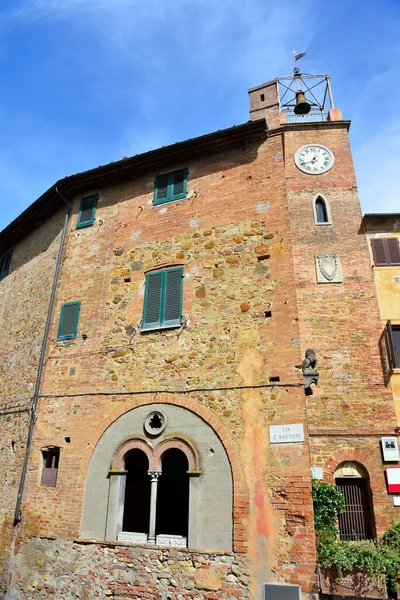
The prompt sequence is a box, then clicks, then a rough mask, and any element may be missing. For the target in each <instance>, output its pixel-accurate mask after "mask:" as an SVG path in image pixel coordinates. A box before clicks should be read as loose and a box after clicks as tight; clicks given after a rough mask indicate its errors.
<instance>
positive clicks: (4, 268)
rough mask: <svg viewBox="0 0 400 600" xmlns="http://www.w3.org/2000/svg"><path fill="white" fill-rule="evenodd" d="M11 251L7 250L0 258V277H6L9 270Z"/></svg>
mask: <svg viewBox="0 0 400 600" xmlns="http://www.w3.org/2000/svg"><path fill="white" fill-rule="evenodd" d="M12 253H13V251H12V250H8V252H6V253H5V254H3V256H2V257H1V258H0V277H4V276H5V275H7V273H8V271H9V270H10V264H11V257H12Z"/></svg>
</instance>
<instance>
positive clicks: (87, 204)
mask: <svg viewBox="0 0 400 600" xmlns="http://www.w3.org/2000/svg"><path fill="white" fill-rule="evenodd" d="M97 200H98V194H91V195H90V196H85V197H84V198H82V200H81V204H80V207H79V215H78V222H77V225H76V227H77V229H79V228H80V227H88V226H89V225H93V223H94V217H95V214H96V206H97Z"/></svg>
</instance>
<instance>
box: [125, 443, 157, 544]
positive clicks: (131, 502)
mask: <svg viewBox="0 0 400 600" xmlns="http://www.w3.org/2000/svg"><path fill="white" fill-rule="evenodd" d="M148 469H149V461H148V458H147V456H146V454H145V453H144V452H143V451H142V450H138V449H135V450H132V451H131V452H129V453H128V454H127V455H126V457H125V470H126V471H127V474H126V484H125V500H124V516H123V525H122V528H123V531H134V532H137V533H146V534H147V533H148V531H149V515H150V478H149V475H148Z"/></svg>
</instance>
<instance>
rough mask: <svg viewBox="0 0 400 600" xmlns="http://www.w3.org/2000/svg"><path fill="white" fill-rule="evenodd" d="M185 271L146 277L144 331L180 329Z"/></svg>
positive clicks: (177, 269) (167, 270)
mask: <svg viewBox="0 0 400 600" xmlns="http://www.w3.org/2000/svg"><path fill="white" fill-rule="evenodd" d="M182 282H183V269H182V268H181V267H178V268H176V269H166V270H165V271H153V272H152V273H147V275H146V289H145V294H144V307H143V325H142V330H143V331H146V330H149V329H165V328H168V327H179V325H180V324H181V314H182V287H183V286H182Z"/></svg>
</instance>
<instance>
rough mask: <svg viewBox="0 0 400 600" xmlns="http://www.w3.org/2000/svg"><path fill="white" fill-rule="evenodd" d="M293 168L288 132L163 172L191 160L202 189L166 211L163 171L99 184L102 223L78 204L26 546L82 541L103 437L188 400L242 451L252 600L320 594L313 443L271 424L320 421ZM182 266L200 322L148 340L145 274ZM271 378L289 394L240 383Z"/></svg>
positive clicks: (239, 515) (241, 501)
mask: <svg viewBox="0 0 400 600" xmlns="http://www.w3.org/2000/svg"><path fill="white" fill-rule="evenodd" d="M283 158H284V157H283V149H282V139H281V137H280V136H270V137H269V138H268V140H257V141H255V142H254V141H253V142H251V143H250V142H249V143H248V144H247V145H246V146H244V147H242V148H236V149H234V150H231V151H225V152H224V153H223V154H219V155H216V154H215V153H214V154H213V153H210V155H209V156H203V157H198V158H197V160H196V161H192V162H189V164H187V165H182V164H169V165H163V167H162V170H161V172H168V171H170V170H174V169H176V168H179V167H182V166H187V167H188V169H189V180H188V189H189V191H191V192H195V193H193V194H191V197H190V199H189V200H185V201H180V202H176V203H173V204H169V205H165V206H159V207H153V206H152V196H153V184H154V176H155V173H153V172H152V173H148V174H147V175H143V176H141V177H136V178H133V179H132V180H125V181H123V182H121V184H120V185H118V186H117V185H116V186H114V187H112V188H111V187H110V188H104V189H102V190H93V191H99V193H100V201H99V204H98V210H97V215H96V221H95V224H94V226H93V227H89V228H87V229H81V230H75V223H76V214H77V210H78V207H79V198H76V199H75V201H74V211H75V212H74V216H73V217H72V218H71V224H70V227H69V232H68V237H67V242H66V251H65V260H64V264H63V269H62V273H61V277H60V285H59V288H58V292H57V299H56V308H55V317H54V319H53V324H52V328H51V333H50V338H51V343H50V344H49V353H48V357H47V361H46V368H45V373H44V380H43V387H42V395H43V397H42V399H41V401H40V406H39V414H38V421H37V425H36V430H35V439H34V447H33V451H32V456H31V461H30V467H29V478H28V485H27V492H26V495H25V503H24V506H23V514H24V520H23V525H22V528H21V535H22V536H26V539H28V538H29V536H31V535H35V536H37V535H39V536H51V537H60V538H65V539H71V538H76V537H78V536H79V534H80V521H81V515H82V505H83V493H84V482H85V476H86V469H87V465H88V462H89V459H90V456H91V454H92V452H93V449H94V447H95V446H96V444H97V442H98V440H99V438H100V436H101V435H102V433H103V432H104V430H105V429H106V428H107V427H108V426H109V425H110V424H111V423H112V422H113V421H114V420H115V419H116V418H117V417H118V416H120V415H121V414H123V413H125V412H126V411H128V410H130V409H131V408H134V407H135V406H137V405H138V404H139V403H141V402H143V403H150V402H152V401H153V402H175V403H176V404H177V405H180V406H183V407H186V408H189V409H190V410H192V411H193V412H195V413H196V414H199V415H200V416H202V418H204V419H205V420H206V421H207V422H209V423H210V424H211V426H212V427H213V428H214V430H215V431H216V432H217V434H218V435H219V437H220V439H221V440H222V442H223V444H224V446H225V448H226V450H227V453H228V456H229V459H230V463H231V468H232V471H233V480H234V515H233V517H234V522H233V527H234V550H235V552H236V555H235V556H236V557H237V558H236V559H235V560H239V557H241V556H243V557H246V559H247V560H248V565H249V566H248V570H246V571H245V570H242V571H241V575H240V576H246V577H249V582H250V583H249V591H248V594H249V598H252V599H256V598H257V599H259V598H262V584H263V582H264V581H267V580H281V581H282V580H283V581H288V582H293V583H300V585H301V586H302V589H303V591H304V592H311V591H312V590H314V589H315V586H316V576H315V570H314V569H315V544H314V531H313V523H312V506H311V495H310V476H309V472H310V471H309V467H310V464H309V452H308V439H307V435H306V441H305V443H300V444H283V445H271V446H270V444H269V434H268V425H269V424H270V423H272V422H273V423H275V424H279V423H304V421H305V411H304V408H305V399H304V391H303V387H302V375H301V371H300V370H299V368H298V365H299V364H301V360H302V356H301V352H300V345H299V344H300V332H299V325H298V316H297V302H296V293H295V281H294V269H293V259H292V249H291V239H290V237H291V233H290V226H289V219H288V214H287V204H286V191H285V185H284V176H283V175H284V171H283V165H284V160H283ZM89 191H90V190H85V192H89ZM189 195H190V194H189ZM175 264H179V265H183V267H184V272H185V280H184V296H183V298H184V299H183V313H184V314H185V315H187V317H188V318H189V319H190V327H185V328H182V329H179V330H171V331H161V332H152V333H147V334H145V335H144V334H135V331H136V328H137V327H138V325H139V322H140V319H141V316H142V307H143V294H144V281H145V272H146V270H147V269H150V268H155V267H161V266H166V265H175ZM73 300H80V301H81V303H82V305H81V313H80V321H79V327H78V335H77V339H76V340H74V341H71V342H64V343H57V342H56V341H54V340H55V338H56V335H57V327H58V318H59V313H60V308H61V305H62V303H64V302H68V301H73ZM268 311H270V312H271V316H267V315H268ZM266 313H267V315H266ZM82 333H85V334H86V335H87V339H86V340H83V339H82ZM72 367H74V368H75V374H74V375H70V369H71V368H72ZM270 377H279V378H280V383H281V384H283V386H282V387H275V388H274V387H272V388H271V387H266V388H260V389H257V388H248V389H244V390H229V389H228V388H229V387H232V386H242V385H245V386H249V385H253V386H254V385H255V386H257V385H263V384H265V385H268V384H269V378H270ZM284 384H290V386H287V385H286V386H285V385H284ZM291 386H292V387H291ZM193 388H217V389H215V390H210V391H208V392H207V391H204V392H201V391H198V392H195V391H193V392H190V389H193ZM146 390H148V391H149V393H148V394H147V395H146V394H143V392H145V391H146ZM151 390H170V392H171V393H163V394H156V395H155V394H154V392H152V393H150V391H151ZM174 390H177V391H180V392H184V391H185V390H186V393H185V394H176V395H175V396H174V394H173V393H172V392H173V391H174ZM116 392H118V393H123V392H127V395H118V396H116V395H115V396H113V395H112V394H113V393H116ZM135 392H141V394H140V395H136V394H135ZM88 393H91V394H94V395H93V396H88V395H85V394H88ZM106 393H107V394H110V395H106ZM66 394H73V397H69V398H67V397H65V395H66ZM66 437H70V438H71V441H70V443H67V442H66V440H65V438H66ZM49 444H52V445H53V444H54V445H57V446H60V447H61V448H62V450H61V461H60V469H59V485H57V488H55V489H49V488H47V489H46V488H43V487H40V485H39V483H40V470H41V453H40V449H41V448H43V447H44V446H46V445H49ZM24 539H25V538H24ZM30 548H32V546H30V545H29V544H27V545H22V546H21V548H20V554H19V555H17V560H26V561H28V560H30V558H29V553H30ZM68 548H69V546H68ZM205 550H207V549H205ZM210 550H212V549H210ZM66 552H69V550H66ZM132 552H134V551H133V550H132ZM21 555H23V556H25V558H21ZM18 556H19V557H18ZM241 560H242V559H241V558H240V561H241ZM241 564H242V563H241ZM33 570H35V569H33ZM18 573H19V571H18V569H16V570H15V573H14V583H15V585H16V586H17V587H18V586H21V585H22V582H21V581H20V579H19V575H18ZM36 593H37V592H36V591H33V590H30V591H29V592H28V591H26V592H25V594H26V597H27V598H28V597H31V596H32V594H36ZM201 593H203V592H201ZM241 593H242V596H240V595H239V592H238V593H237V595H239V597H243V598H246V597H247V596H246V595H245V592H244V591H242V592H241ZM246 594H247V592H246ZM32 597H34V596H32ZM155 597H158V596H155ZM161 597H162V598H164V596H160V598H161ZM183 597H185V596H183ZM199 597H201V596H199ZM218 597H220V596H218ZM221 597H223V596H221ZM227 597H228V596H227Z"/></svg>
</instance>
